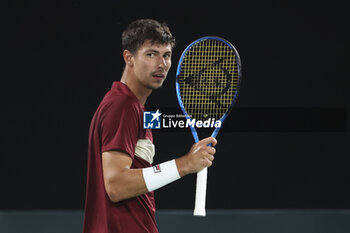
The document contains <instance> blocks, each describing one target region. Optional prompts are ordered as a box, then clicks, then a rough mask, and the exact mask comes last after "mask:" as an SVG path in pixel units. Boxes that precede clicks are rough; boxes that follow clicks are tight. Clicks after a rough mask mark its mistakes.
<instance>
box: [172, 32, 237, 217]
mask: <svg viewBox="0 0 350 233" xmlns="http://www.w3.org/2000/svg"><path fill="white" fill-rule="evenodd" d="M240 80H241V62H240V58H239V55H238V53H237V50H236V49H235V48H234V47H233V45H232V44H231V43H230V42H228V41H227V40H225V39H222V38H219V37H215V36H207V37H203V38H200V39H197V40H195V41H194V42H192V43H191V44H190V45H189V46H188V47H187V48H186V49H185V50H184V52H183V53H182V55H181V57H180V60H179V64H178V67H177V72H176V93H177V98H178V101H179V105H180V107H181V110H182V111H183V113H184V115H185V116H186V118H187V121H192V120H193V119H195V120H196V121H202V122H204V121H208V120H211V121H213V120H215V121H217V120H219V121H221V123H223V121H224V120H225V118H226V117H227V115H228V114H229V112H230V110H231V109H232V107H233V105H234V103H235V102H236V99H237V95H238V88H239V85H240ZM189 127H190V129H191V132H192V135H193V138H194V140H195V142H198V141H199V139H198V134H197V131H196V128H195V126H193V124H189ZM220 128H221V125H220V126H217V124H215V128H214V131H213V133H212V134H211V136H212V137H216V135H217V134H218V133H219V130H220ZM206 186H207V168H205V169H203V170H201V171H200V172H198V173H197V186H196V200H195V207H194V213H193V215H195V216H205V215H206V212H205V199H206Z"/></svg>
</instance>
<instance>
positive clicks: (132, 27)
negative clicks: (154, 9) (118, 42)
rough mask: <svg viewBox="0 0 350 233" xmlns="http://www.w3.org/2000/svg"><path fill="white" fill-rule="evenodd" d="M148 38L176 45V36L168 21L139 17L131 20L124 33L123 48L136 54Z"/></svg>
mask: <svg viewBox="0 0 350 233" xmlns="http://www.w3.org/2000/svg"><path fill="white" fill-rule="evenodd" d="M146 40H150V41H151V42H152V43H159V44H170V45H171V47H172V48H174V47H175V37H173V35H172V34H171V32H170V30H169V27H168V26H167V24H166V23H159V22H158V21H156V20H153V19H139V20H136V21H133V22H131V23H130V24H129V25H128V26H127V27H126V29H125V30H124V31H123V34H122V48H123V51H124V50H125V49H127V50H129V51H130V52H131V53H133V54H135V53H136V52H137V50H138V49H139V48H140V47H141V46H142V45H143V43H144V42H145V41H146Z"/></svg>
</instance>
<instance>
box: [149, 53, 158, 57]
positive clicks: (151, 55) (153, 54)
mask: <svg viewBox="0 0 350 233" xmlns="http://www.w3.org/2000/svg"><path fill="white" fill-rule="evenodd" d="M155 55H156V54H155V53H147V56H148V57H154V56H155Z"/></svg>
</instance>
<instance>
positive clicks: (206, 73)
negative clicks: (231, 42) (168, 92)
mask: <svg viewBox="0 0 350 233" xmlns="http://www.w3.org/2000/svg"><path fill="white" fill-rule="evenodd" d="M238 72H239V71H238V66H237V59H236V55H235V53H234V51H233V50H232V49H231V48H230V47H229V46H228V45H227V44H225V43H224V42H222V41H220V40H214V39H211V40H202V41H199V42H198V43H197V44H195V45H193V46H192V47H191V48H190V49H189V50H188V51H187V53H186V55H185V56H184V58H183V62H182V66H181V70H180V74H179V76H178V82H179V86H180V95H181V99H182V102H183V105H184V108H185V109H186V112H187V114H188V115H190V116H192V119H196V120H202V121H205V120H207V119H208V118H211V119H212V120H213V119H215V120H218V119H220V118H221V117H222V116H223V114H224V113H225V112H226V111H227V109H228V107H229V106H230V105H231V102H232V99H233V98H234V96H235V94H236V92H237V88H238V78H239V77H238V76H239V74H238Z"/></svg>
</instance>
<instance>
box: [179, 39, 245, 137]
mask: <svg viewBox="0 0 350 233" xmlns="http://www.w3.org/2000/svg"><path fill="white" fill-rule="evenodd" d="M203 40H219V41H221V42H223V43H225V44H226V45H228V46H229V47H230V48H231V49H232V50H233V51H234V53H235V55H236V60H237V67H238V79H237V91H236V93H235V95H234V97H233V99H232V101H231V105H230V107H229V108H228V109H227V111H226V112H225V113H224V115H223V116H222V117H221V118H220V119H218V120H219V121H221V125H222V123H223V122H224V120H225V119H226V117H227V116H228V114H229V113H230V111H231V109H232V107H233V106H234V104H235V102H236V100H237V97H238V90H239V87H240V84H241V76H242V72H241V60H240V57H239V54H238V52H237V50H236V48H235V47H233V45H232V44H231V43H230V42H228V41H227V40H225V39H223V38H221V37H217V36H205V37H202V38H199V39H197V40H195V41H193V42H192V43H191V44H190V45H189V46H187V48H186V49H185V50H184V51H183V52H182V54H181V57H180V59H179V63H178V66H177V70H176V95H177V100H178V102H179V105H180V108H181V110H182V112H183V113H184V115H185V116H186V119H190V120H191V117H189V115H188V113H187V112H186V110H185V107H184V105H183V102H182V98H181V94H180V84H179V75H180V71H181V66H182V62H183V59H184V57H185V55H186V53H187V51H188V50H190V49H191V48H192V46H193V45H195V44H197V43H199V42H201V41H203ZM190 129H191V132H192V135H193V138H194V141H195V142H198V141H199V138H198V133H197V131H196V129H195V128H194V127H192V125H190ZM220 129H221V127H215V129H214V131H213V133H212V134H211V137H214V138H215V137H216V136H217V135H218V133H219V131H220Z"/></svg>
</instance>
